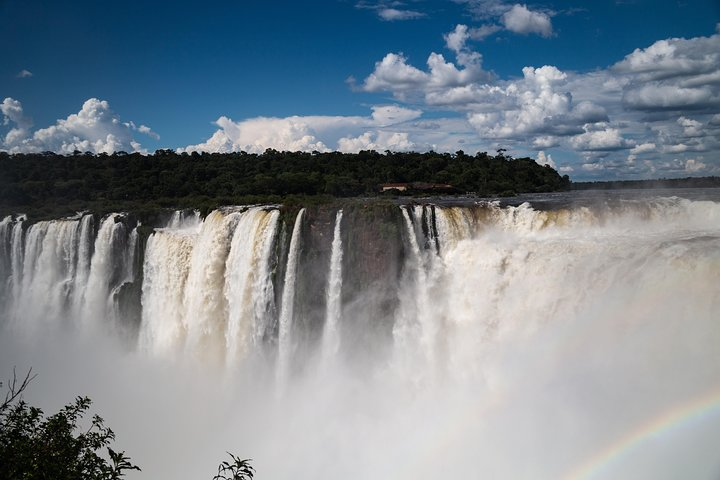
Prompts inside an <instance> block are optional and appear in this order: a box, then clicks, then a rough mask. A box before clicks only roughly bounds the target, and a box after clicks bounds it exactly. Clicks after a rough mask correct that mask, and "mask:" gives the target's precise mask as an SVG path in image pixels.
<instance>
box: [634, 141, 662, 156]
mask: <svg viewBox="0 0 720 480" xmlns="http://www.w3.org/2000/svg"><path fill="white" fill-rule="evenodd" d="M656 150H657V146H656V145H655V144H654V143H651V142H647V143H641V144H640V145H635V146H634V147H633V148H632V149H630V153H631V154H632V155H639V154H641V153H650V152H655V151H656Z"/></svg>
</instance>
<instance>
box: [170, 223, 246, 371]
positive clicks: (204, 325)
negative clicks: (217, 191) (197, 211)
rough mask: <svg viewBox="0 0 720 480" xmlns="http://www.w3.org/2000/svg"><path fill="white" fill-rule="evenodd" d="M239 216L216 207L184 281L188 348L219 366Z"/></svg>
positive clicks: (203, 229)
mask: <svg viewBox="0 0 720 480" xmlns="http://www.w3.org/2000/svg"><path fill="white" fill-rule="evenodd" d="M240 215H241V214H240V213H239V212H237V211H228V212H223V211H219V210H216V211H214V212H212V213H210V215H208V216H207V218H206V219H205V221H204V222H203V224H202V226H201V227H200V232H199V233H198V237H197V239H196V240H195V245H194V246H193V251H192V256H191V258H190V270H189V272H188V279H187V283H186V284H185V295H184V310H185V315H184V316H183V327H184V329H185V331H186V332H187V340H186V344H185V349H186V350H187V351H188V352H189V353H190V354H192V355H193V356H195V357H198V358H204V359H207V360H208V361H211V362H213V363H215V364H218V365H221V364H222V363H224V362H225V353H226V352H225V344H226V339H225V328H226V317H227V310H228V305H227V299H226V298H225V296H224V295H223V291H224V288H225V271H226V261H227V258H228V254H229V253H230V246H231V242H232V237H233V231H234V230H235V226H236V225H237V223H238V221H239V220H240Z"/></svg>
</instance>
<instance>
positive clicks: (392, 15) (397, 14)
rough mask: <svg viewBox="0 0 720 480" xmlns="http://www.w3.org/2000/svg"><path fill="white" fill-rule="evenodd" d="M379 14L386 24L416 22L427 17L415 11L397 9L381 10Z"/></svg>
mask: <svg viewBox="0 0 720 480" xmlns="http://www.w3.org/2000/svg"><path fill="white" fill-rule="evenodd" d="M377 13H378V16H379V17H380V18H381V19H383V20H385V21H386V22H393V21H397V20H414V19H416V18H422V17H424V16H425V14H424V13H422V12H416V11H414V10H398V9H396V8H380V9H378V12H377Z"/></svg>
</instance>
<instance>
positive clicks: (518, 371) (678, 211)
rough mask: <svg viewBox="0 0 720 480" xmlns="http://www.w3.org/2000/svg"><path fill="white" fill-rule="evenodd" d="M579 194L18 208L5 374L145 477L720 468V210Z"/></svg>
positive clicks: (609, 474)
mask: <svg viewBox="0 0 720 480" xmlns="http://www.w3.org/2000/svg"><path fill="white" fill-rule="evenodd" d="M582 195H583V194H581V193H578V192H573V193H567V194H556V196H555V197H553V196H551V195H550V194H546V197H538V198H537V199H536V200H537V201H536V202H533V203H519V204H516V205H508V204H500V203H498V202H485V201H473V202H468V201H465V202H460V201H454V202H451V201H446V202H442V201H437V202H435V203H429V202H428V201H413V200H412V199H408V200H406V201H404V202H401V203H397V204H396V203H392V202H355V203H352V202H350V203H345V204H343V205H341V206H333V205H321V206H307V207H300V206H294V207H288V206H280V205H252V206H232V207H223V208H220V209H217V210H214V211H212V212H210V213H208V214H207V215H206V216H205V217H203V216H202V215H201V214H200V212H198V211H193V210H191V209H189V210H178V211H174V212H170V211H168V212H167V213H164V214H162V215H159V216H156V217H153V219H152V222H154V223H147V224H146V223H143V221H144V219H143V218H141V217H140V216H138V215H136V214H133V213H132V212H128V213H113V214H110V215H105V216H95V215H93V214H91V213H81V214H78V215H77V216H75V217H72V218H64V219H57V220H49V221H40V222H35V223H32V224H31V225H30V224H29V223H30V222H29V221H28V220H27V218H26V217H24V216H22V215H11V216H7V217H5V218H4V219H3V220H2V221H1V222H0V315H2V319H1V321H0V324H1V325H2V340H0V344H1V346H2V348H0V360H2V362H1V363H2V365H3V366H4V367H7V366H11V365H13V364H18V365H19V366H27V365H28V364H32V365H33V366H34V367H35V370H36V371H39V372H40V373H41V375H45V374H46V375H47V377H50V378H51V380H50V382H49V384H48V385H47V386H46V387H41V388H40V389H39V391H38V392H37V395H38V396H39V397H40V398H41V399H42V401H45V402H48V403H51V404H52V402H53V401H54V400H53V398H55V397H61V398H58V400H57V402H62V401H63V400H66V399H67V395H72V392H73V391H74V390H73V389H78V388H79V389H88V388H89V389H97V392H98V395H99V397H100V398H98V405H99V408H101V409H102V410H103V411H104V412H106V411H109V412H108V413H107V418H108V419H109V420H112V419H115V421H112V422H111V423H112V424H113V425H116V424H118V423H119V424H120V425H121V426H120V427H118V428H117V431H118V437H119V439H120V440H121V443H123V446H124V448H125V449H126V450H127V451H128V453H129V454H130V455H131V456H132V457H133V459H134V460H135V461H136V462H137V463H138V464H140V465H141V466H142V467H143V470H144V472H143V473H142V474H137V475H135V474H133V476H131V477H129V478H140V477H141V476H143V477H144V476H149V477H151V478H203V477H207V472H210V471H212V468H213V467H212V466H213V465H215V464H216V463H217V460H218V458H220V456H221V455H222V452H224V451H225V450H231V451H236V452H240V455H241V456H244V457H252V458H253V459H254V460H255V466H256V468H257V470H258V478H278V479H280V478H294V477H296V476H300V477H301V478H318V479H320V478H328V479H332V478H334V479H337V478H347V479H351V478H358V479H362V478H395V479H402V478H499V479H521V478H527V479H544V478H547V479H581V478H583V479H591V478H592V479H599V478H613V479H619V478H628V479H632V478H656V479H661V478H662V479H664V478H667V479H671V478H678V476H684V477H687V478H700V479H703V478H707V479H711V478H716V476H717V474H718V473H720V461H718V460H717V456H716V455H715V454H714V446H715V445H717V442H718V441H720V434H718V431H720V429H719V428H718V427H720V406H719V405H720V403H718V402H719V401H720V380H718V379H720V356H718V354H717V345H719V344H720V324H718V314H717V312H718V311H720V291H719V288H720V287H719V285H720V202H718V199H716V198H705V197H703V198H694V199H688V198H679V197H677V196H651V195H649V194H648V195H646V196H643V197H638V198H635V197H624V198H605V199H604V200H602V201H597V200H592V201H587V199H586V198H585V197H583V196H582ZM584 199H585V201H584ZM543 201H544V202H545V203H543ZM46 372H47V373H46ZM100 386H102V388H100ZM103 391H104V392H105V393H102V392H103ZM89 393H90V394H91V395H92V392H89ZM62 395H65V397H62ZM279 459H282V461H277V460H279Z"/></svg>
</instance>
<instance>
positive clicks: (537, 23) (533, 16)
mask: <svg viewBox="0 0 720 480" xmlns="http://www.w3.org/2000/svg"><path fill="white" fill-rule="evenodd" d="M502 23H503V25H504V26H505V28H506V29H508V30H510V31H511V32H515V33H520V34H522V35H528V34H530V33H536V34H538V35H540V36H543V37H551V36H552V34H553V29H552V22H551V21H550V17H549V16H548V15H547V14H545V13H542V12H533V11H531V10H530V9H528V8H527V6H526V5H519V4H516V5H513V7H512V8H511V9H510V10H508V11H507V12H505V13H504V14H503V16H502Z"/></svg>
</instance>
